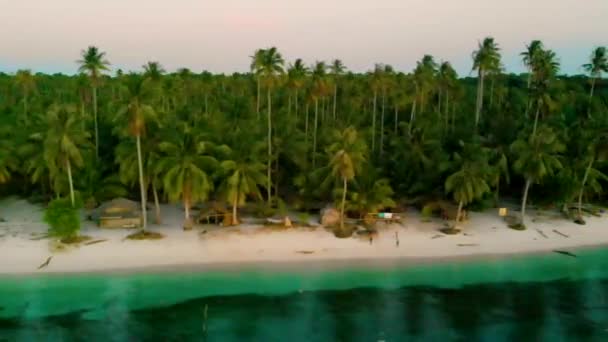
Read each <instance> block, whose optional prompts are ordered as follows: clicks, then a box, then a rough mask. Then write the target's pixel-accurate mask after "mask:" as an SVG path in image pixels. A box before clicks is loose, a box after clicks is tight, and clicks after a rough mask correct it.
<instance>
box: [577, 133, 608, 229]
mask: <svg viewBox="0 0 608 342" xmlns="http://www.w3.org/2000/svg"><path fill="white" fill-rule="evenodd" d="M592 132H593V131H592ZM585 152H586V153H585V154H584V159H585V161H587V167H586V168H585V173H584V175H583V180H582V181H581V187H580V190H579V193H578V217H579V219H582V217H583V195H584V193H585V187H586V186H587V183H588V182H589V181H590V180H591V181H593V180H596V179H603V180H608V179H607V178H606V176H605V175H604V174H602V173H601V172H600V171H599V170H595V169H594V168H593V165H594V164H595V163H596V162H600V161H605V160H606V159H608V134H606V130H605V127H602V128H600V129H597V132H593V136H592V137H591V141H590V142H588V144H587V148H586V151H585ZM593 183H594V184H595V185H596V186H595V188H598V186H599V183H598V182H597V181H595V182H593Z"/></svg>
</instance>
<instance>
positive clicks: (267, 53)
mask: <svg viewBox="0 0 608 342" xmlns="http://www.w3.org/2000/svg"><path fill="white" fill-rule="evenodd" d="M283 64H284V60H283V56H281V53H279V51H277V48H276V47H271V48H269V49H267V50H264V53H263V55H262V60H261V64H260V65H259V68H258V70H259V75H260V77H262V78H263V80H264V83H265V84H266V100H267V102H268V136H267V139H268V160H267V167H268V168H267V178H268V184H267V188H266V191H267V195H268V204H271V201H272V176H271V174H272V97H271V94H272V88H273V87H274V85H275V83H276V82H277V76H278V75H280V74H282V73H283Z"/></svg>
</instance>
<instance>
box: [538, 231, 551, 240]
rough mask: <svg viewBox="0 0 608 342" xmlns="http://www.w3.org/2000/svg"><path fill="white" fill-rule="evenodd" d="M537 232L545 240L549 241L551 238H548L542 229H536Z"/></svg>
mask: <svg viewBox="0 0 608 342" xmlns="http://www.w3.org/2000/svg"><path fill="white" fill-rule="evenodd" d="M536 231H537V232H538V234H540V236H542V237H544V238H545V239H548V238H549V237H548V236H547V234H545V232H543V231H542V230H540V229H536Z"/></svg>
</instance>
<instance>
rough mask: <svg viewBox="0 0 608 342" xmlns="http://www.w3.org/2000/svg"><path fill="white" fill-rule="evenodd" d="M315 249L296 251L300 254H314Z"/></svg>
mask: <svg viewBox="0 0 608 342" xmlns="http://www.w3.org/2000/svg"><path fill="white" fill-rule="evenodd" d="M314 252H315V251H296V253H298V254H313V253H314Z"/></svg>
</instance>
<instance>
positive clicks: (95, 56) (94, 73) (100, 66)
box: [78, 46, 110, 158]
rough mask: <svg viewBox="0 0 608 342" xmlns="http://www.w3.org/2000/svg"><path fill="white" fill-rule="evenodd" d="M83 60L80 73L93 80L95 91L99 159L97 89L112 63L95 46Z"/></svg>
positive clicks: (97, 135)
mask: <svg viewBox="0 0 608 342" xmlns="http://www.w3.org/2000/svg"><path fill="white" fill-rule="evenodd" d="M80 55H81V57H82V59H81V60H79V61H78V64H80V67H79V68H78V71H79V72H85V73H87V74H88V75H89V78H90V79H91V89H92V90H93V118H94V122H95V157H96V158H99V128H98V122H97V121H98V120H97V88H98V87H99V85H100V82H101V76H102V74H103V72H104V71H108V70H109V66H110V62H108V61H107V60H106V59H105V55H106V53H105V52H102V51H99V49H98V48H97V47H95V46H89V47H88V48H87V49H86V50H82V52H81V54H80Z"/></svg>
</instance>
